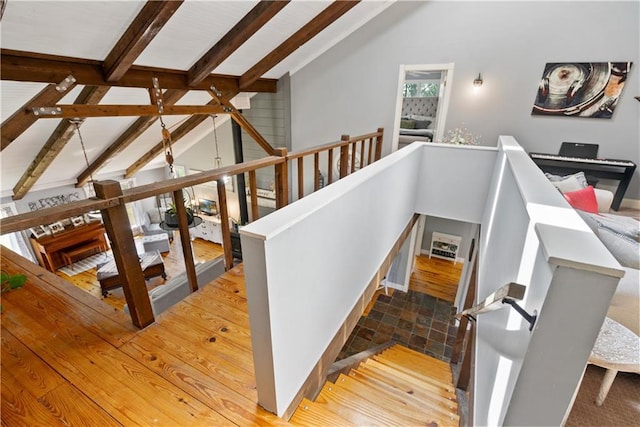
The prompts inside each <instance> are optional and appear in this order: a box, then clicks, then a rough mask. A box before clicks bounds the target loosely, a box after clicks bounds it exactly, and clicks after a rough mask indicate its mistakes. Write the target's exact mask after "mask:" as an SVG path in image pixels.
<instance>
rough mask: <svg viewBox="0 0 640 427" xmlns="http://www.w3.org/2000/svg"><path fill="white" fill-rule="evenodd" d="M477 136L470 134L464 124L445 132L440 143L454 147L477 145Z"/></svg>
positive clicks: (478, 138)
mask: <svg viewBox="0 0 640 427" xmlns="http://www.w3.org/2000/svg"><path fill="white" fill-rule="evenodd" d="M479 141H480V137H479V136H475V135H474V134H472V133H471V132H470V131H469V130H468V129H467V128H466V127H465V126H464V124H463V125H461V126H458V127H457V128H455V129H451V130H449V131H448V132H447V134H446V135H445V137H444V139H443V140H442V141H440V142H443V143H445V144H455V145H478V143H479Z"/></svg>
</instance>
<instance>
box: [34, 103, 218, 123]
mask: <svg viewBox="0 0 640 427" xmlns="http://www.w3.org/2000/svg"><path fill="white" fill-rule="evenodd" d="M53 108H55V109H56V110H58V109H59V110H58V112H56V113H55V114H45V113H43V112H40V111H36V112H34V114H36V113H38V116H39V118H41V119H59V118H64V119H71V118H74V117H81V118H85V117H121V116H160V113H159V112H158V107H157V106H155V105H106V104H100V105H80V104H69V105H56V106H55V107H53ZM222 112H223V110H222V107H220V106H218V105H165V107H164V110H163V112H162V115H163V116H189V115H192V114H196V115H197V114H207V115H208V114H218V113H222Z"/></svg>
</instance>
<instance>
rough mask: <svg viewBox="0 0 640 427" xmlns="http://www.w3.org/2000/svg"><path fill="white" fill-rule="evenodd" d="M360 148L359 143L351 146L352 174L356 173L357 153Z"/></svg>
mask: <svg viewBox="0 0 640 427" xmlns="http://www.w3.org/2000/svg"><path fill="white" fill-rule="evenodd" d="M357 147H358V141H356V142H354V143H353V144H349V151H351V173H354V172H355V171H356V151H357Z"/></svg>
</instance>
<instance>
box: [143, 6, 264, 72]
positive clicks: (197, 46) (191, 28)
mask: <svg viewBox="0 0 640 427" xmlns="http://www.w3.org/2000/svg"><path fill="white" fill-rule="evenodd" d="M256 3H257V2H255V1H190V2H185V3H184V4H183V5H182V6H180V8H179V9H178V10H177V11H176V13H174V15H173V16H172V17H171V20H170V21H169V22H168V23H167V24H166V25H165V26H164V27H163V28H162V30H161V31H160V32H159V33H158V35H157V36H156V37H155V38H154V39H153V41H152V42H151V43H150V44H149V46H148V47H147V49H145V51H144V52H143V53H142V55H140V56H139V57H138V59H137V60H136V62H135V64H136V65H147V66H153V67H164V68H175V69H180V70H188V69H189V68H191V66H192V65H193V64H194V63H195V62H196V61H197V60H198V59H199V58H200V57H201V56H202V55H204V54H205V53H206V52H207V51H208V50H209V49H211V47H212V46H213V45H214V44H215V43H216V42H217V41H218V40H220V38H222V36H224V35H225V34H226V33H227V31H229V30H230V29H231V28H233V26H234V25H235V24H236V22H237V21H239V20H240V19H242V17H243V16H244V15H246V14H247V12H249V11H250V10H251V8H253V6H254V5H255V4H256Z"/></svg>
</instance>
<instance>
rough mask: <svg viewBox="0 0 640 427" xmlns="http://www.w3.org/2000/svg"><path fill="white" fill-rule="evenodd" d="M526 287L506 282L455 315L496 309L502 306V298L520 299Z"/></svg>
mask: <svg viewBox="0 0 640 427" xmlns="http://www.w3.org/2000/svg"><path fill="white" fill-rule="evenodd" d="M526 289H527V288H526V287H525V286H523V285H519V284H517V283H514V282H511V283H508V284H506V285H504V286H503V287H501V288H500V289H498V290H497V291H495V292H494V293H492V294H491V295H489V296H488V297H486V298H485V299H484V301H482V302H481V303H480V304H478V305H475V306H474V307H471V308H468V309H466V310H464V311H461V312H460V313H458V314H456V317H458V318H460V317H463V316H476V315H478V314H482V313H488V312H490V311H494V310H497V309H499V308H502V307H504V305H503V304H502V300H503V299H505V298H511V299H513V300H518V301H519V300H521V299H522V298H523V297H524V292H525V290H526Z"/></svg>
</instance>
